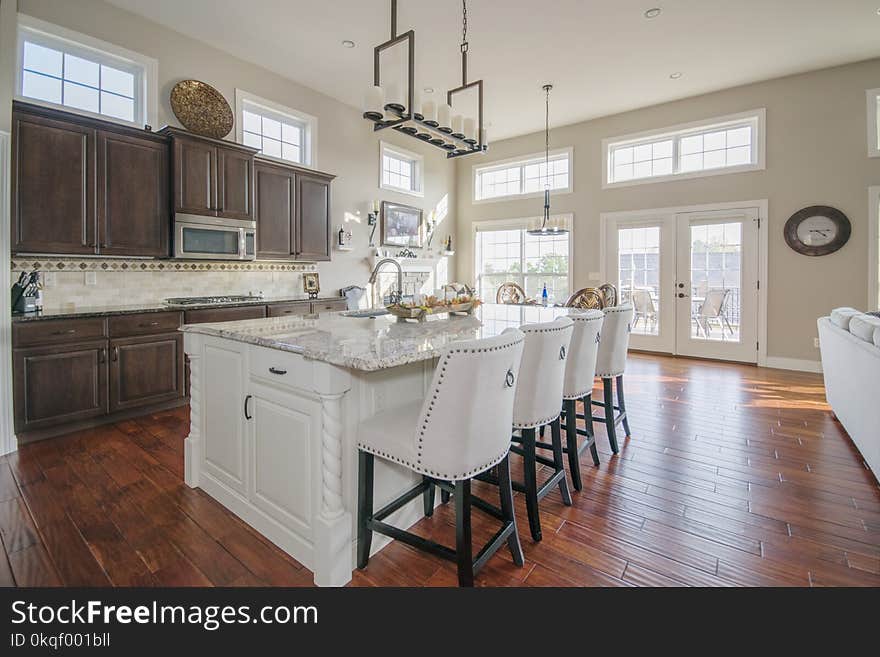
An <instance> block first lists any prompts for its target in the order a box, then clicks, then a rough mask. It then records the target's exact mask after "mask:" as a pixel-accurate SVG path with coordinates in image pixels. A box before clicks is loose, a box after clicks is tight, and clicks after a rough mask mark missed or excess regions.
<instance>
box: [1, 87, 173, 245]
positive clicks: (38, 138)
mask: <svg viewBox="0 0 880 657" xmlns="http://www.w3.org/2000/svg"><path fill="white" fill-rule="evenodd" d="M12 142H13V145H12V171H13V176H12V222H11V224H12V236H11V238H12V240H11V242H12V252H13V253H58V254H64V255H124V256H152V257H167V256H169V255H170V251H169V234H170V230H171V215H170V211H169V207H168V200H167V199H168V196H167V194H168V173H167V172H168V157H169V153H168V141H167V139H166V138H164V137H161V136H158V135H155V134H153V133H150V132H146V131H144V130H137V129H134V128H126V127H124V126H119V125H115V124H112V123H109V122H107V121H100V120H97V119H91V118H86V117H81V116H77V115H74V114H70V113H69V112H62V111H58V110H50V109H46V108H40V107H35V106H32V105H27V104H25V103H18V102H16V103H14V104H13V139H12Z"/></svg>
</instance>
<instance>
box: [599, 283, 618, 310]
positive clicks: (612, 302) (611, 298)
mask: <svg viewBox="0 0 880 657" xmlns="http://www.w3.org/2000/svg"><path fill="white" fill-rule="evenodd" d="M598 289H599V292H601V293H602V299H603V300H604V305H603V306H602V307H603V308H610V307H611V306H616V305H617V301H618V297H619V295H618V293H617V286H616V285H614V283H602V285H600V286H599V288H598Z"/></svg>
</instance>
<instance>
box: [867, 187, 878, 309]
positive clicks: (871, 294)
mask: <svg viewBox="0 0 880 657" xmlns="http://www.w3.org/2000/svg"><path fill="white" fill-rule="evenodd" d="M868 217H869V221H868V310H877V309H878V307H880V186H875V187H869V188H868Z"/></svg>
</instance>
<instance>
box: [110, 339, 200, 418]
mask: <svg viewBox="0 0 880 657" xmlns="http://www.w3.org/2000/svg"><path fill="white" fill-rule="evenodd" d="M183 373H184V366H183V335H182V334H180V333H167V334H160V335H150V336H140V337H135V338H122V339H116V340H111V341H110V412H111V413H112V412H115V411H122V410H126V409H130V408H137V407H140V406H148V405H150V404H158V403H161V402H164V401H170V400H172V399H178V398H180V397H181V396H183V385H184V380H183Z"/></svg>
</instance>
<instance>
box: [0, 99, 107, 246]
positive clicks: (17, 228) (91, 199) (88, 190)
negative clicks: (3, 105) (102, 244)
mask: <svg viewBox="0 0 880 657" xmlns="http://www.w3.org/2000/svg"><path fill="white" fill-rule="evenodd" d="M12 141H13V146H12V190H13V192H12V221H11V228H12V236H11V237H12V241H11V243H12V252H13V253H17V252H23V253H65V254H71V255H73V254H94V253H95V252H96V240H95V131H94V130H93V129H92V128H89V127H86V126H80V125H76V124H75V123H68V122H66V121H56V120H53V119H48V118H45V117H41V116H31V115H28V114H20V113H16V114H15V117H14V120H13V137H12Z"/></svg>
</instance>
